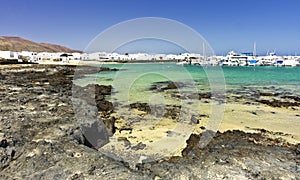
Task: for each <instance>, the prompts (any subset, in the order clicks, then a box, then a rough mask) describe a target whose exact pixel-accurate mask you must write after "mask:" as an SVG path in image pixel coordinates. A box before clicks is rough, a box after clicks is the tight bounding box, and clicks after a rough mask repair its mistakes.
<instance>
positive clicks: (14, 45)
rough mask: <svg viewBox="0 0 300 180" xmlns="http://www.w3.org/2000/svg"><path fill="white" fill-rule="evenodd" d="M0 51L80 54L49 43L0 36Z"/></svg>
mask: <svg viewBox="0 0 300 180" xmlns="http://www.w3.org/2000/svg"><path fill="white" fill-rule="evenodd" d="M0 51H16V52H20V51H33V52H67V53H72V52H82V51H79V50H73V49H70V48H67V47H64V46H60V45H56V44H50V43H36V42H33V41H30V40H27V39H23V38H21V37H13V36H0Z"/></svg>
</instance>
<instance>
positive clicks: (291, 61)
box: [283, 56, 299, 67]
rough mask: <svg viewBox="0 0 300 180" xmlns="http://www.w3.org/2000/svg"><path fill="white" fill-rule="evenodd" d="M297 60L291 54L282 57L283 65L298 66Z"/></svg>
mask: <svg viewBox="0 0 300 180" xmlns="http://www.w3.org/2000/svg"><path fill="white" fill-rule="evenodd" d="M298 64H299V61H298V59H296V58H295V57H293V56H288V57H287V58H285V59H284V62H283V66H289V67H295V66H298Z"/></svg>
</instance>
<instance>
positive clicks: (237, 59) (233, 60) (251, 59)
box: [221, 51, 259, 66]
mask: <svg viewBox="0 0 300 180" xmlns="http://www.w3.org/2000/svg"><path fill="white" fill-rule="evenodd" d="M258 62H259V61H258V59H257V58H256V56H254V55H253V53H242V54H238V53H235V52H234V51H230V52H229V53H228V54H227V55H226V56H225V57H224V59H222V60H221V65H222V66H256V65H258Z"/></svg>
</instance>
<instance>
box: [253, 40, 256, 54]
mask: <svg viewBox="0 0 300 180" xmlns="http://www.w3.org/2000/svg"><path fill="white" fill-rule="evenodd" d="M253 56H256V42H254V45H253Z"/></svg>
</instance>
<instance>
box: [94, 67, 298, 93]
mask: <svg viewBox="0 0 300 180" xmlns="http://www.w3.org/2000/svg"><path fill="white" fill-rule="evenodd" d="M101 66H103V67H109V68H118V69H122V73H119V72H105V73H101V74H100V75H99V77H100V78H107V79H110V80H112V79H115V78H120V77H119V75H118V74H121V75H122V76H124V75H125V74H126V76H125V77H126V78H137V77H139V76H140V75H141V74H148V77H147V78H149V79H150V80H152V81H153V82H158V81H164V80H166V79H168V78H171V79H174V81H185V80H194V81H196V82H199V83H202V84H204V85H207V84H208V77H207V73H206V71H205V70H204V68H202V67H200V66H184V67H182V66H177V65H176V64H175V63H164V64H158V63H151V64H144V63H141V64H105V65H101ZM220 70H221V71H222V72H220ZM124 71H126V73H125V72H124ZM213 71H217V72H218V73H223V74H224V78H225V82H226V85H227V86H228V85H229V86H230V85H241V86H247V85H256V86H266V85H274V86H275V85H278V86H281V85H287V86H295V88H299V87H298V86H300V67H292V68H291V67H271V66H269V67H267V66H259V67H220V69H214V70H213ZM151 73H152V74H151ZM157 74H161V75H162V76H167V77H166V78H162V77H161V76H159V75H157ZM125 77H121V78H125ZM219 77H220V78H222V77H221V76H219ZM100 81H101V80H100ZM124 81H126V79H124ZM103 83H105V84H106V83H108V82H103ZM199 83H198V84H199Z"/></svg>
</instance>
